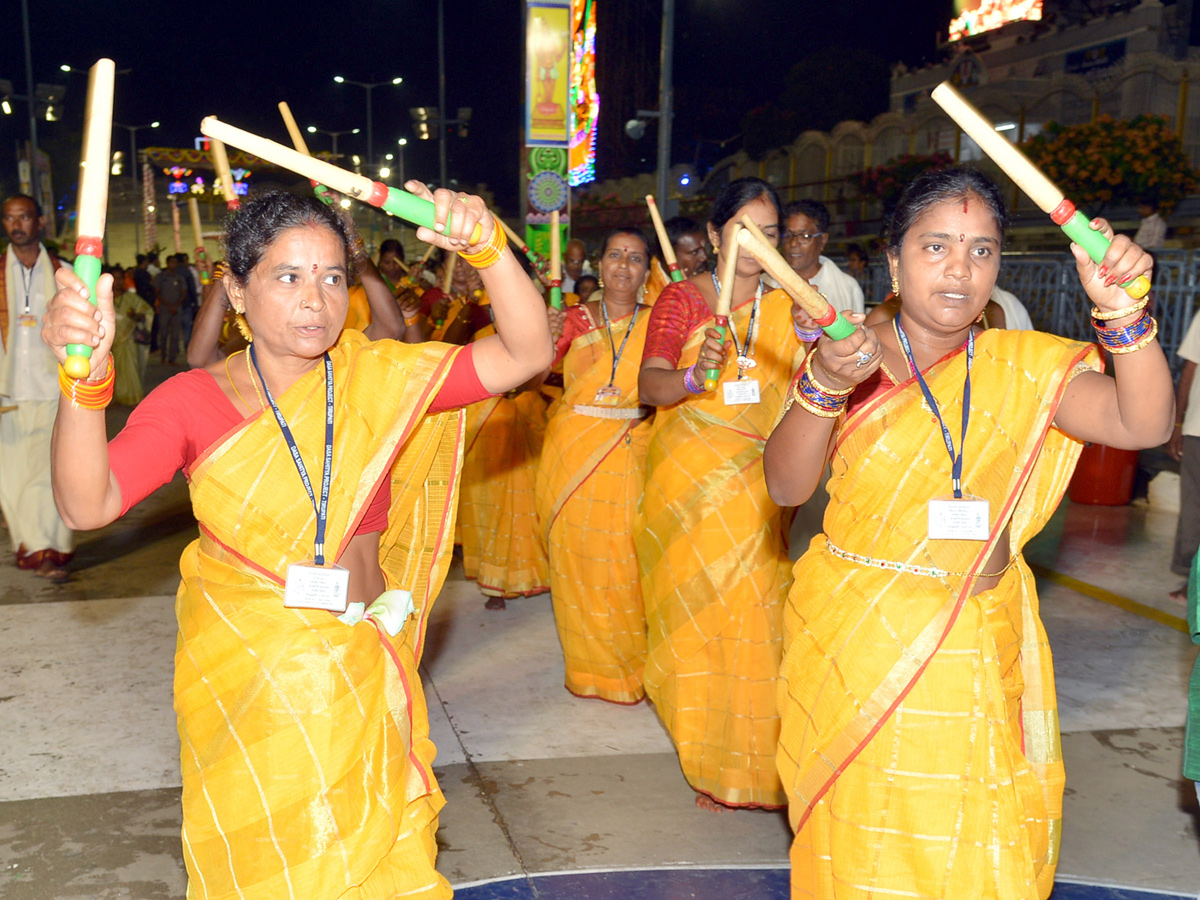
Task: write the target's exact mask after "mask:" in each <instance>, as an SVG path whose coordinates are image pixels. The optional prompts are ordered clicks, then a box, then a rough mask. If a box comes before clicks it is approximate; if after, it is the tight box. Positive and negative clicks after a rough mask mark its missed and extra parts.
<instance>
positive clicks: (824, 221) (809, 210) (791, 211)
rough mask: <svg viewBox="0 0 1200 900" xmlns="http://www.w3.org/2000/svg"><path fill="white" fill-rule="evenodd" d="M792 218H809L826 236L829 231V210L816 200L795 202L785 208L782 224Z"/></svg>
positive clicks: (781, 218)
mask: <svg viewBox="0 0 1200 900" xmlns="http://www.w3.org/2000/svg"><path fill="white" fill-rule="evenodd" d="M792 216H808V217H809V218H810V219H812V220H813V221H814V222H815V223H816V224H817V231H819V232H821V233H822V234H824V233H825V232H827V231H828V230H829V210H827V209H826V208H825V204H824V203H818V202H817V201H816V200H793V201H792V202H791V203H789V204H788V205H787V206H785V207H784V208H783V215H782V216H781V217H780V219H779V221H780V222H786V221H787V220H788V219H790V218H791V217H792Z"/></svg>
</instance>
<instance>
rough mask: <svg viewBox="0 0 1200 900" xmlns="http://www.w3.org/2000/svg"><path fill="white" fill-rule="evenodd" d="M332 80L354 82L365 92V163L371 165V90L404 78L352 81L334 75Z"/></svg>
mask: <svg viewBox="0 0 1200 900" xmlns="http://www.w3.org/2000/svg"><path fill="white" fill-rule="evenodd" d="M333 80H334V81H336V82H337V83H338V84H356V85H358V86H359V87H360V88H362V89H363V90H365V91H366V92H367V165H371V161H372V160H373V159H374V158H375V156H374V149H375V148H374V146H373V144H372V137H373V135H372V133H371V91H373V90H375V88H377V87H383V86H384V85H387V84H400V83H401V82H403V81H404V79H403V78H399V77H397V78H393V79H391V80H390V81H375V82H370V83H368V82H365V81H354V80H353V79H350V78H343V77H342V76H341V75H334V76H333Z"/></svg>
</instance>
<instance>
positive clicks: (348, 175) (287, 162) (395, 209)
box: [200, 116, 483, 244]
mask: <svg viewBox="0 0 1200 900" xmlns="http://www.w3.org/2000/svg"><path fill="white" fill-rule="evenodd" d="M200 132H201V133H202V134H205V135H207V136H208V137H210V138H216V139H217V140H220V141H224V142H225V143H226V144H231V145H232V146H234V147H237V148H239V149H240V150H244V151H245V152H247V153H252V154H253V155H255V156H257V157H259V158H260V159H263V160H266V161H267V162H269V163H274V164H275V165H277V166H280V167H282V168H284V169H290V170H291V171H293V172H296V173H297V174H299V175H303V176H305V177H306V178H308V179H310V180H311V181H316V182H318V183H320V184H323V185H326V186H328V187H330V188H332V189H333V190H335V191H338V192H339V193H342V194H345V195H346V196H347V197H353V198H354V199H355V200H359V201H361V202H363V203H369V204H370V205H371V206H375V207H378V208H380V209H382V210H384V211H385V212H390V213H391V214H392V215H394V216H399V217H400V218H402V219H404V220H405V221H406V222H412V223H413V224H414V225H419V226H424V227H425V228H428V229H429V230H430V231H433V230H434V227H433V226H434V206H433V203H432V202H431V201H429V200H424V199H422V198H420V197H418V196H416V195H415V194H410V193H409V192H408V191H405V190H401V189H400V188H394V187H389V186H388V185H386V184H384V183H383V182H381V181H372V180H371V179H370V178H367V177H366V176H365V175H357V174H355V173H354V172H349V171H347V170H346V169H342V168H339V167H337V166H335V165H333V164H332V163H327V162H325V161H324V160H322V159H317V158H316V157H315V156H305V155H304V154H303V153H300V152H298V151H296V150H293V149H292V148H291V147H285V146H284V145H283V144H277V143H276V142H275V141H272V140H268V139H267V138H264V137H259V136H258V135H256V134H251V133H250V132H248V131H243V130H242V129H240V128H235V127H234V126H233V125H229V124H228V123H226V122H222V121H220V120H218V119H216V118H214V117H213V116H208V117H206V118H205V119H204V120H203V121H202V122H201V123H200ZM482 238H483V226H482V225H480V224H478V223H477V224H476V225H475V230H474V231H473V232H472V234H471V237H470V243H471V244H478V243H479V242H480V240H482Z"/></svg>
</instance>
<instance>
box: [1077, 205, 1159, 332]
mask: <svg viewBox="0 0 1200 900" xmlns="http://www.w3.org/2000/svg"><path fill="white" fill-rule="evenodd" d="M1090 224H1091V227H1092V229H1093V230H1095V231H1098V232H1100V233H1101V234H1103V235H1104V236H1105V237H1106V238H1108V239H1109V240H1110V241H1111V242H1112V244H1111V246H1109V248H1108V252H1107V253H1105V254H1104V259H1103V260H1102V261H1101V262H1100V263H1099V264H1097V263H1095V262H1093V261H1092V258H1091V257H1090V256H1088V255H1087V251H1086V250H1084V249H1083V248H1082V247H1080V246H1079V245H1078V244H1075V243H1072V244H1071V252H1072V253H1074V254H1075V268H1076V269H1077V270H1078V272H1079V280H1080V282H1081V283H1082V284H1083V289H1084V290H1085V291H1087V295H1088V297H1089V298H1091V301H1092V302H1093V303H1095V304H1096V306H1097V307H1098V308H1099V309H1101V310H1105V311H1112V310H1118V309H1124V308H1125V307H1127V306H1129V305H1131V304H1132V303H1133V302H1134V300H1133V298H1132V297H1130V296H1129V294H1127V293H1126V292H1125V290H1124V289H1123V288H1122V287H1121V285H1122V284H1128V283H1129V282H1131V281H1133V280H1134V279H1135V278H1137V277H1138V276H1139V275H1145V276H1146V277H1147V278H1149V277H1150V275H1151V273H1152V272H1153V270H1154V258H1153V257H1152V256H1151V255H1150V254H1149V253H1147V252H1146V251H1145V250H1143V249H1142V248H1141V247H1139V246H1138V245H1137V244H1135V243H1134V242H1133V241H1132V240H1130V239H1129V238H1128V237H1127V236H1126V235H1123V234H1118V235H1114V234H1113V230H1112V226H1111V225H1109V223H1108V220H1106V219H1092V221H1091V223H1090Z"/></svg>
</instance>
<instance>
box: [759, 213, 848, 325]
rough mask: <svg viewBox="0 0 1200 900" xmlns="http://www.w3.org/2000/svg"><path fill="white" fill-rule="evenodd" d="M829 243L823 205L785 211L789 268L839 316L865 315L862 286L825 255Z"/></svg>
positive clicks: (783, 238) (783, 244)
mask: <svg viewBox="0 0 1200 900" xmlns="http://www.w3.org/2000/svg"><path fill="white" fill-rule="evenodd" d="M828 241H829V210H827V209H826V208H825V205H824V204H823V203H818V202H817V201H816V200H796V201H794V202H792V203H789V204H788V205H787V206H786V207H784V210H783V232H782V234H781V235H780V237H779V252H780V253H781V254H783V258H784V259H786V260H787V261H788V265H790V266H791V267H792V270H793V271H794V272H795V273H796V274H797V275H799V276H800V277H801V278H803V279H804V280H805V281H807V282H808V283H809V284H811V285H812V286H813V287H815V288H816V289H817V290H818V291H820V292H821V293H822V294H824V295H825V299H826V300H828V301H829V303H830V305H831V306H832V307H833V308H834V309H836V310H837V311H838V312H856V313H860V312H864V311H865V304H864V300H863V289H862V286H861V285H860V284H859V283H858V282H857V281H855V280H854V279H853V278H852V277H850V276H849V275H847V274H846V273H845V272H843V271H842V270H841V269H839V268H838V267H837V264H836V263H834V261H833V260H831V259H829V258H828V257H826V256H823V255H822V254H823V253H824V252H825V244H826V243H827V242H828Z"/></svg>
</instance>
